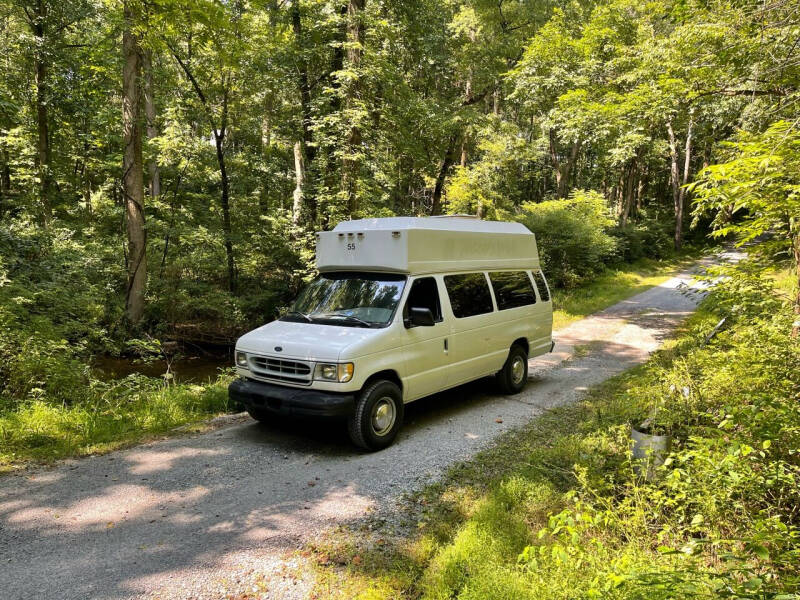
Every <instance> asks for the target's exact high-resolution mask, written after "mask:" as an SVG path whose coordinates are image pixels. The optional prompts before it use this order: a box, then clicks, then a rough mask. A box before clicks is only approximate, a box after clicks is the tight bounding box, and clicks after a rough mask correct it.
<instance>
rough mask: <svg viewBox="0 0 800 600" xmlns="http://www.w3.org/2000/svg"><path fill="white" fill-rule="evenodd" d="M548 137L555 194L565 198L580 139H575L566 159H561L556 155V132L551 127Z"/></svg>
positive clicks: (576, 158)
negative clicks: (554, 179)
mask: <svg viewBox="0 0 800 600" xmlns="http://www.w3.org/2000/svg"><path fill="white" fill-rule="evenodd" d="M549 138H550V161H551V162H552V164H553V170H554V171H555V174H556V196H557V197H559V198H566V197H567V195H568V194H569V178H570V174H571V173H572V168H573V167H574V166H575V162H576V161H577V160H578V153H579V152H580V149H581V141H580V140H575V141H574V142H573V143H572V147H571V148H570V153H569V156H568V157H567V160H566V161H565V162H564V161H561V160H560V159H559V157H558V154H559V153H558V140H557V138H556V132H555V130H554V129H551V130H550V132H549Z"/></svg>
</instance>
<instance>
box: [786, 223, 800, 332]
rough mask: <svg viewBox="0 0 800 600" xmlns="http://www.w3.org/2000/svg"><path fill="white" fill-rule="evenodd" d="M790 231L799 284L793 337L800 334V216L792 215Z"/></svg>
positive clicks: (795, 300) (795, 302) (797, 282)
mask: <svg viewBox="0 0 800 600" xmlns="http://www.w3.org/2000/svg"><path fill="white" fill-rule="evenodd" d="M789 232H790V234H792V251H793V255H794V268H795V274H796V281H795V285H796V286H797V294H796V295H795V298H794V315H795V320H794V323H793V324H792V337H793V338H796V337H798V335H800V218H798V217H791V218H790V219H789Z"/></svg>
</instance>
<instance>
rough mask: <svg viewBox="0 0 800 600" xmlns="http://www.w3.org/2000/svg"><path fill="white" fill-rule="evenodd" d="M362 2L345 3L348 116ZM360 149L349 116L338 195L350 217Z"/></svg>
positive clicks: (357, 58)
mask: <svg viewBox="0 0 800 600" xmlns="http://www.w3.org/2000/svg"><path fill="white" fill-rule="evenodd" d="M364 2H365V0H350V1H349V2H348V3H347V66H348V69H349V70H350V71H352V72H354V73H356V76H355V79H354V80H352V81H350V82H349V83H348V85H347V102H346V107H347V110H348V112H349V113H350V114H351V115H352V113H353V112H355V108H356V99H357V98H358V95H359V92H360V88H361V86H360V84H359V81H358V70H359V68H360V65H361V46H362V43H363V39H364V27H363V26H362V23H361V19H362V15H363V12H364ZM360 146H361V128H360V127H359V125H358V121H357V120H355V119H353V118H352V116H351V117H350V129H349V131H348V133H347V141H346V150H345V155H344V159H343V161H342V192H343V193H344V195H345V198H346V202H347V212H348V214H349V215H350V216H351V217H352V216H354V215H355V214H356V213H357V211H358V195H357V190H356V185H357V183H358V169H359V166H360V160H359V158H358V155H359V152H360Z"/></svg>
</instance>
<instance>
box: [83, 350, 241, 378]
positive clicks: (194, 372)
mask: <svg viewBox="0 0 800 600" xmlns="http://www.w3.org/2000/svg"><path fill="white" fill-rule="evenodd" d="M232 366H233V352H232V350H231V351H230V352H228V353H225V354H222V353H220V354H213V355H203V356H185V357H184V356H182V357H179V358H176V359H174V360H171V361H170V362H169V364H168V363H167V361H166V360H163V359H162V360H154V361H148V362H140V361H138V360H133V359H131V358H118V357H114V356H99V357H97V358H96V359H95V360H94V363H93V367H94V371H95V373H96V374H97V376H98V377H99V378H100V379H104V380H106V381H110V380H113V379H122V378H123V377H127V376H128V375H132V374H134V373H138V374H140V375H146V376H148V377H164V375H165V374H166V373H167V372H170V373H172V376H173V378H174V379H173V380H174V381H175V383H206V382H208V381H213V380H215V379H216V378H217V376H218V375H219V372H220V369H227V368H229V367H232Z"/></svg>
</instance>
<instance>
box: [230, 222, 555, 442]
mask: <svg viewBox="0 0 800 600" xmlns="http://www.w3.org/2000/svg"><path fill="white" fill-rule="evenodd" d="M317 268H318V270H319V277H317V279H315V280H314V281H313V282H311V283H310V284H309V285H308V287H306V289H305V290H304V291H303V292H302V293H301V294H300V296H299V297H298V298H297V301H296V302H295V303H294V306H293V307H292V310H291V311H289V312H287V313H286V314H285V315H284V316H283V317H281V318H280V319H278V320H277V321H273V322H272V323H268V324H267V325H264V326H262V327H259V328H258V329H255V330H253V331H251V332H249V333H247V334H245V335H243V336H242V337H241V338H239V340H238V341H237V343H236V369H237V372H238V374H239V375H240V376H241V377H240V378H239V379H237V380H235V381H234V382H233V383H231V385H230V387H229V393H230V396H231V398H232V399H233V400H236V401H239V402H241V403H242V404H243V405H244V406H245V408H246V409H247V411H248V412H249V413H250V414H251V415H252V416H253V417H254V418H255V419H258V420H267V419H269V416H270V414H274V413H278V414H286V415H328V416H343V417H347V420H348V430H349V432H350V437H351V438H352V439H353V442H355V443H356V444H357V445H358V446H361V447H362V448H366V449H369V450H378V449H380V448H384V447H386V446H388V445H389V444H391V443H392V441H393V440H394V438H395V436H396V435H397V432H398V431H399V429H400V426H401V424H402V422H403V405H404V404H405V403H408V402H411V401H413V400H417V399H418V398H422V397H424V396H429V395H430V394H434V393H436V392H440V391H442V390H445V389H447V388H451V387H454V386H457V385H460V384H462V383H466V382H468V381H471V380H474V379H479V378H481V377H486V376H487V375H495V376H496V378H497V382H498V384H499V387H500V389H501V390H502V391H503V392H504V393H507V394H514V393H517V392H519V391H520V390H522V388H523V387H524V386H525V382H526V381H527V376H528V358H530V357H533V356H537V355H539V354H543V353H545V352H549V351H551V350H552V348H553V342H552V336H551V334H552V325H553V308H552V302H551V301H550V292H549V290H548V288H547V282H546V281H545V278H544V275H543V273H542V271H541V269H540V267H539V253H538V250H537V248H536V238H535V237H534V235H533V234H532V233H531V232H530V231H529V230H528V229H527V228H526V227H525V226H523V225H521V224H520V223H503V222H496V221H481V220H478V219H475V218H464V217H428V218H414V217H393V218H386V219H364V220H359V221H345V222H342V223H340V224H339V225H337V226H336V228H335V229H334V230H333V231H328V232H321V233H318V234H317Z"/></svg>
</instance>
